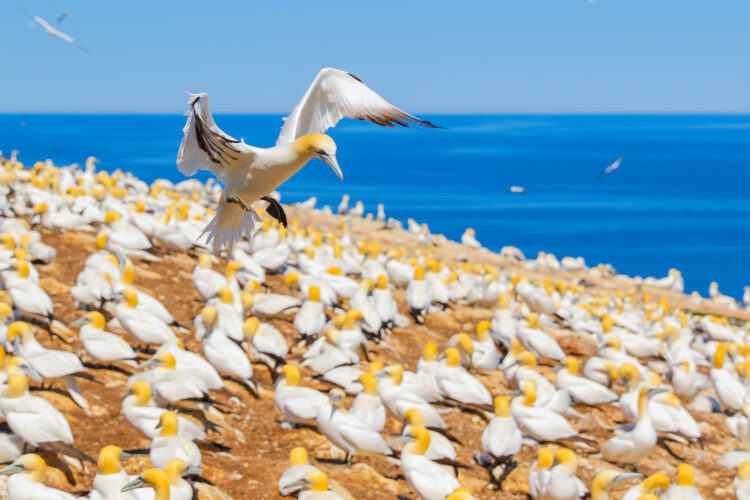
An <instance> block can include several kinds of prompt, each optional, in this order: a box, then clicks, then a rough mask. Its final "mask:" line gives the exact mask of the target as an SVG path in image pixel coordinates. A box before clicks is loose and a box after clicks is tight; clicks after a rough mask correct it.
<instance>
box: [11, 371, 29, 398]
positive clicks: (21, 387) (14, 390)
mask: <svg viewBox="0 0 750 500" xmlns="http://www.w3.org/2000/svg"><path fill="white" fill-rule="evenodd" d="M28 388H29V382H28V380H26V375H24V374H23V373H11V374H10V375H8V386H7V387H6V388H5V397H6V398H10V399H16V398H20V397H21V396H23V395H24V394H26V391H27V390H28Z"/></svg>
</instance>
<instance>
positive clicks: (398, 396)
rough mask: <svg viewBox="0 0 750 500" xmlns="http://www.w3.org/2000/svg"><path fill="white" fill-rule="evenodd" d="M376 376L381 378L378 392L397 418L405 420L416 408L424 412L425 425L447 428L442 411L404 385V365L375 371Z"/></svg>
mask: <svg viewBox="0 0 750 500" xmlns="http://www.w3.org/2000/svg"><path fill="white" fill-rule="evenodd" d="M375 376H377V377H380V378H381V380H380V382H379V383H378V394H380V398H381V399H382V400H383V404H384V405H385V407H386V408H387V409H388V411H389V412H391V414H393V415H394V416H395V417H396V418H398V419H399V420H403V418H404V416H405V414H406V412H407V411H408V410H410V409H411V408H416V409H418V410H419V411H420V412H421V413H422V416H423V417H424V420H425V425H427V426H428V427H437V428H440V429H445V428H446V425H445V422H444V421H443V418H442V417H441V416H440V413H438V411H437V410H436V409H435V408H434V407H432V406H431V405H430V403H429V402H428V401H427V400H426V399H424V398H423V397H422V396H420V395H418V394H416V393H414V392H412V391H410V390H409V389H408V388H407V387H404V385H403V384H402V382H403V378H404V367H403V366H401V365H390V366H388V367H386V368H384V369H383V370H380V371H378V372H377V373H375Z"/></svg>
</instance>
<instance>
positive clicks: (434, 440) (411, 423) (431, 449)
mask: <svg viewBox="0 0 750 500" xmlns="http://www.w3.org/2000/svg"><path fill="white" fill-rule="evenodd" d="M416 427H424V417H423V416H422V413H421V412H420V411H419V410H417V409H416V408H410V409H409V410H407V411H406V413H405V414H404V426H403V428H402V429H401V434H402V435H409V433H410V432H411V430H412V429H413V428H416ZM427 430H428V431H429V432H430V445H429V446H428V447H427V450H426V451H425V452H424V456H425V457H427V458H429V459H430V460H440V459H448V460H455V459H456V449H455V448H454V446H453V443H451V441H450V439H448V438H447V437H446V436H447V435H448V434H447V433H446V434H442V433H441V432H438V431H437V430H435V429H427Z"/></svg>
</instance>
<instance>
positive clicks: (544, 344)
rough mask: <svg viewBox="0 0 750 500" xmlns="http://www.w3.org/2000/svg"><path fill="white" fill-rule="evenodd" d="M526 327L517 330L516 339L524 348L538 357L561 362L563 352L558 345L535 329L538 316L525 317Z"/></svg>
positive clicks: (529, 315)
mask: <svg viewBox="0 0 750 500" xmlns="http://www.w3.org/2000/svg"><path fill="white" fill-rule="evenodd" d="M526 322H527V326H525V327H523V326H522V327H521V328H519V329H518V338H519V339H520V340H521V343H523V345H524V346H526V348H527V349H528V350H529V351H531V352H533V353H534V354H536V355H537V356H539V357H545V358H550V359H555V360H557V361H562V359H563V358H564V357H565V352H564V351H563V350H562V349H561V348H560V345H559V344H558V343H557V342H556V341H555V339H553V338H552V337H550V336H549V335H547V334H546V333H544V332H543V331H542V330H540V329H539V328H538V327H537V324H538V322H539V316H537V315H536V314H534V313H529V314H527V315H526Z"/></svg>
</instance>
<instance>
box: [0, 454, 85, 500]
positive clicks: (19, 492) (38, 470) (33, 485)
mask: <svg viewBox="0 0 750 500" xmlns="http://www.w3.org/2000/svg"><path fill="white" fill-rule="evenodd" d="M46 470H47V464H46V463H45V462H44V459H43V458H42V457H40V456H39V455H35V454H33V453H29V454H27V455H23V456H21V457H20V458H19V459H18V460H16V461H15V462H13V463H12V464H10V465H9V466H7V467H5V468H4V469H0V475H9V476H10V478H8V482H7V486H6V488H7V493H8V498H9V499H12V500H76V498H77V497H75V496H73V495H71V494H70V493H66V492H64V491H61V490H58V489H55V488H51V487H49V486H45V485H44V484H42V481H43V480H44V473H45V471H46Z"/></svg>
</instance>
